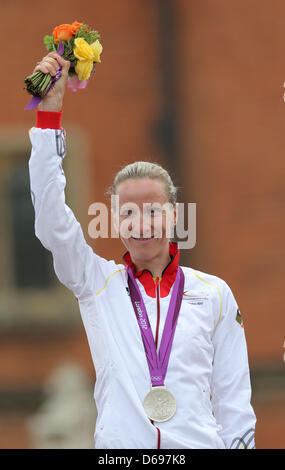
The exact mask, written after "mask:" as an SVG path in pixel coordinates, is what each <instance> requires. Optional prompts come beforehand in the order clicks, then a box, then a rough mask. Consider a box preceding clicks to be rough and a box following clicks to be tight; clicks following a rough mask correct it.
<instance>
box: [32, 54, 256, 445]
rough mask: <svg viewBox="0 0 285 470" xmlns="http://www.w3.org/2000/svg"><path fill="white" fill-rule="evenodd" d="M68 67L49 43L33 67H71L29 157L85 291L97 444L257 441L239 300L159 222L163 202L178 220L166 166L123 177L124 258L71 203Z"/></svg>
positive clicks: (117, 188)
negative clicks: (119, 259)
mask: <svg viewBox="0 0 285 470" xmlns="http://www.w3.org/2000/svg"><path fill="white" fill-rule="evenodd" d="M69 66H70V64H69V62H68V61H65V60H64V59H63V58H62V57H61V56H60V55H58V54H57V53H55V52H51V53H49V54H47V55H46V56H45V57H44V58H43V59H42V61H41V62H39V63H38V65H37V66H36V68H35V70H34V71H37V70H41V71H42V72H45V73H48V72H49V73H51V74H52V75H55V74H56V71H57V70H58V68H59V67H62V77H61V78H60V79H59V80H58V81H57V82H56V84H55V86H54V88H53V89H52V90H51V91H50V92H49V93H48V95H47V96H46V97H45V98H44V99H43V101H42V102H41V103H40V105H39V108H38V110H37V123H36V126H35V127H33V128H32V129H31V130H30V139H31V143H32V153H31V158H30V162H29V168H30V179H31V194H32V199H33V204H34V208H35V232H36V235H37V237H38V238H39V239H40V240H41V242H42V244H43V245H44V246H45V247H46V248H47V249H48V250H50V251H51V252H52V254H53V259H54V268H55V272H56V274H57V276H58V278H59V280H60V281H61V282H62V283H63V284H64V285H65V286H67V287H68V288H69V289H71V291H72V292H73V293H74V295H75V296H76V298H77V299H78V302H79V307H80V312H81V316H82V320H83V323H84V326H85V329H86V334H87V337H88V341H89V346H90V350H91V354H92V359H93V362H94V367H95V370H96V384H95V392H94V397H95V401H96V405H97V410H98V418H97V423H96V430H95V446H96V448H98V449H100V448H101V449H103V448H104V449H106V448H140V449H151V448H153V449H155V448H161V449H163V448H164V449H166V448H168V449H169V448H173V449H175V448H176V449H178V448H231V447H235V448H238V447H240V448H241V447H242V448H254V446H255V444H254V429H255V422H256V418H255V414H254V411H253V409H252V407H251V405H250V398H251V385H250V376H249V367H248V357H247V347H246V340H245V334H244V329H243V325H242V320H241V315H240V312H239V309H238V305H237V303H236V300H235V298H234V296H233V294H232V291H231V289H230V288H229V286H228V285H227V284H226V283H225V281H223V280H222V279H220V278H218V277H216V276H213V275H210V274H206V273H202V272H200V271H197V270H194V269H193V268H189V267H183V268H181V267H180V266H179V249H178V246H177V244H176V243H173V242H170V240H169V238H168V232H167V223H168V221H169V219H167V217H166V212H163V213H162V212H160V214H159V215H160V219H159V220H160V224H157V223H156V222H157V218H156V215H157V213H156V209H157V208H159V207H161V206H163V204H165V203H170V207H172V222H173V224H174V223H175V222H176V206H175V202H176V189H175V187H174V186H173V183H172V181H171V178H170V177H169V175H168V173H167V172H166V171H165V170H164V169H163V168H161V167H160V166H158V165H154V164H151V163H147V162H136V163H134V164H131V165H128V166H127V167H125V168H124V169H123V170H121V171H120V172H119V173H118V175H117V176H116V178H115V181H114V184H113V187H112V192H113V194H115V195H117V196H119V209H120V217H119V225H118V230H119V231H120V227H122V226H123V225H124V226H125V232H121V231H120V236H121V239H122V242H123V243H124V245H125V247H126V248H127V253H126V254H125V255H124V264H119V265H117V264H116V263H115V262H114V261H113V260H112V261H107V260H106V259H104V258H102V257H100V256H98V255H97V254H95V253H94V252H93V250H92V249H91V247H90V246H88V244H87V243H86V241H85V239H84V236H83V233H82V230H81V227H80V225H79V223H78V222H77V220H76V219H75V217H74V215H73V213H72V211H71V210H70V209H69V207H67V206H66V204H65V196H64V188H65V182H66V181H65V176H64V172H63V170H62V167H61V162H62V158H63V157H64V152H63V151H62V149H65V145H59V141H60V139H61V140H62V141H64V140H65V137H66V135H65V132H64V130H63V129H62V128H61V116H62V106H63V96H64V91H65V87H66V81H67V77H68V70H69ZM63 143H65V142H63ZM146 203H147V204H146ZM146 206H147V207H148V208H149V211H148V213H147V214H146V213H145V212H144V211H145V207H146ZM134 208H135V209H136V211H135V210H134ZM122 209H124V210H122ZM135 212H136V213H135ZM138 215H139V216H140V217H138ZM142 215H143V216H144V219H145V220H146V226H144V227H143V225H142V223H141V220H142V217H141V216H142ZM143 228H144V229H146V230H147V233H144V232H143ZM158 228H159V229H160V231H161V233H160V235H159V236H157V232H156V231H157V229H158ZM165 325H166V326H165ZM164 327H165V328H164Z"/></svg>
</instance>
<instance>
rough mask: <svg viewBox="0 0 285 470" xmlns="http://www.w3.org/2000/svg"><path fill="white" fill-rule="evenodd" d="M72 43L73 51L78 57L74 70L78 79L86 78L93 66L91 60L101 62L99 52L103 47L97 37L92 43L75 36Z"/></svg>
mask: <svg viewBox="0 0 285 470" xmlns="http://www.w3.org/2000/svg"><path fill="white" fill-rule="evenodd" d="M74 44H75V47H74V49H73V53H74V55H75V57H76V58H77V59H78V61H77V64H76V66H75V72H76V73H77V75H78V78H79V80H88V78H89V77H90V74H91V71H92V68H93V62H101V60H100V54H101V52H102V50H103V47H102V45H101V44H100V42H99V40H98V39H97V40H96V41H95V42H93V43H92V44H88V42H86V41H85V39H83V38H76V39H75V41H74Z"/></svg>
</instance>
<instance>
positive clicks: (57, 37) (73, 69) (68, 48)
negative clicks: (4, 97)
mask: <svg viewBox="0 0 285 470" xmlns="http://www.w3.org/2000/svg"><path fill="white" fill-rule="evenodd" d="M99 38H100V34H99V33H98V31H96V30H91V29H90V27H89V26H88V25H87V24H85V23H79V22H78V21H74V22H73V23H72V24H61V25H59V26H56V27H55V28H54V30H53V33H52V35H51V36H49V35H46V36H44V44H45V46H46V48H47V50H48V52H52V51H54V52H57V53H58V54H59V55H61V56H62V57H63V58H64V59H65V60H69V61H70V62H71V65H70V68H69V71H68V81H67V86H68V88H70V89H71V90H72V91H77V90H82V89H84V88H86V86H87V82H88V79H89V78H90V75H91V72H94V73H95V64H96V63H97V62H101V60H100V54H101V52H102V50H103V47H102V45H101V43H100V41H99ZM60 77H61V67H60V70H58V72H57V74H56V75H55V76H54V77H52V76H51V75H50V74H49V73H44V72H41V71H40V70H39V71H37V72H35V73H33V74H32V75H29V76H28V77H26V78H25V80H24V82H25V83H26V85H27V86H26V87H25V88H26V90H27V92H28V93H30V94H31V95H33V98H32V100H31V101H30V103H29V104H28V106H27V107H26V108H25V109H34V108H36V107H37V105H38V104H39V102H40V101H41V100H42V99H43V97H44V96H45V95H46V94H47V93H48V92H49V90H50V89H51V88H52V86H53V85H54V84H55V82H56V80H58V79H59V78H60Z"/></svg>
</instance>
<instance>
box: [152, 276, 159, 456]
mask: <svg viewBox="0 0 285 470" xmlns="http://www.w3.org/2000/svg"><path fill="white" fill-rule="evenodd" d="M159 283H160V279H159V277H157V278H156V314H157V317H156V332H155V347H156V349H157V345H158V332H159V323H160V302H159ZM151 423H152V424H153V421H152V420H151ZM153 425H154V424H153ZM154 426H155V425H154ZM155 427H156V429H157V449H160V429H159V428H158V427H157V426H155Z"/></svg>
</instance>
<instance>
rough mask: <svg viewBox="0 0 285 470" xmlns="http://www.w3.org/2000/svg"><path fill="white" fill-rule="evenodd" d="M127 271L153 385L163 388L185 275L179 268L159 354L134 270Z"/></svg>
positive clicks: (128, 268) (128, 269)
mask: <svg viewBox="0 0 285 470" xmlns="http://www.w3.org/2000/svg"><path fill="white" fill-rule="evenodd" d="M127 271H128V285H129V290H130V296H131V301H132V304H133V308H134V311H135V314H136V318H137V321H138V324H139V327H140V330H141V335H142V340H143V345H144V349H145V354H146V359H147V363H148V367H149V372H150V378H151V383H152V386H153V387H155V386H158V385H160V386H161V385H164V379H165V376H166V371H167V366H168V361H169V356H170V352H171V348H172V342H173V338H174V333H175V329H176V324H177V319H178V315H179V311H180V307H181V302H182V297H183V290H184V273H183V271H182V269H181V267H180V266H178V271H177V274H176V279H175V282H174V285H173V289H172V294H171V298H170V302H169V307H168V311H167V316H166V320H165V325H164V329H163V333H162V338H161V343H160V347H159V352H158V354H157V350H156V347H155V343H154V338H153V334H152V330H151V326H150V323H149V319H148V315H147V311H146V308H145V304H144V301H143V298H142V295H141V292H140V290H139V287H138V285H137V283H136V280H135V278H134V275H133V273H132V270H131V268H130V267H129V266H128V267H127Z"/></svg>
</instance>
